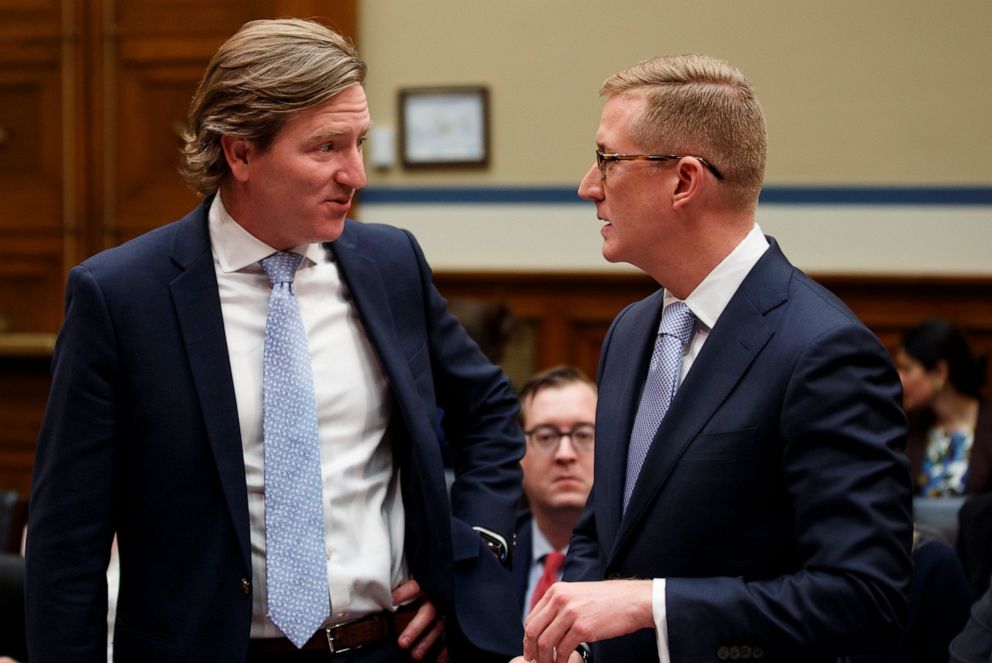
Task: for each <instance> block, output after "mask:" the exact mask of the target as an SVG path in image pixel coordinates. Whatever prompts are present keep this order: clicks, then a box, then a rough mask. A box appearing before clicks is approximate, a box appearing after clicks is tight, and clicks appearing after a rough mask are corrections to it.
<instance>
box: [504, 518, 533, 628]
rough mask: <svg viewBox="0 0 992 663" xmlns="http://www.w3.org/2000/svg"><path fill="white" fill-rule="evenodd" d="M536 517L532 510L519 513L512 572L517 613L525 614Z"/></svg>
mask: <svg viewBox="0 0 992 663" xmlns="http://www.w3.org/2000/svg"><path fill="white" fill-rule="evenodd" d="M533 522H534V517H533V516H532V515H531V513H530V511H521V512H520V513H519V514H518V515H517V538H516V544H517V546H516V549H515V550H514V552H513V565H512V566H511V567H510V574H511V575H512V576H513V596H514V598H515V599H516V601H517V614H519V615H520V616H521V617H522V616H523V614H524V600H526V598H527V585H528V584H529V582H530V567H531V565H533V563H534V560H533V555H534V528H533V526H532V523H533Z"/></svg>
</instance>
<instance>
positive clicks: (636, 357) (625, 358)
mask: <svg viewBox="0 0 992 663" xmlns="http://www.w3.org/2000/svg"><path fill="white" fill-rule="evenodd" d="M652 299H653V301H651V302H649V303H648V305H647V306H638V307H635V308H633V309H630V310H629V312H628V313H627V314H626V315H628V316H630V318H629V319H625V320H624V321H623V323H624V329H625V331H624V333H623V335H622V336H620V335H618V336H617V338H614V339H612V340H611V342H610V343H611V345H610V347H608V348H607V352H608V353H609V355H610V356H608V357H607V363H608V364H609V365H610V370H609V371H608V372H604V381H603V382H602V383H601V384H600V392H601V393H604V394H610V398H609V402H606V399H600V401H599V406H598V409H597V411H596V435H597V436H598V437H599V439H601V440H615V441H616V442H615V444H610V445H609V447H608V448H607V447H606V446H605V445H604V446H603V447H602V448H603V449H604V453H601V454H597V456H596V493H597V494H598V495H602V496H603V497H604V501H605V505H606V508H605V512H600V513H599V514H598V517H597V525H598V527H599V528H600V530H601V532H602V533H603V535H604V536H603V538H604V540H605V541H610V540H612V539H613V537H614V536H615V534H616V531H617V528H618V526H619V525H620V516H621V514H622V512H623V488H624V481H625V480H626V473H627V447H628V445H629V444H630V433H631V430H632V429H633V427H634V417H635V415H636V413H637V406H638V404H639V402H640V395H641V388H642V387H643V386H644V380H645V377H646V375H647V367H648V362H649V359H650V356H651V352H652V351H653V349H654V340H655V336H657V330H658V321H659V320H660V318H661V308H662V303H663V302H664V294H663V291H661V290H659V291H658V292H657V293H655V294H654V295H652ZM614 357H615V359H614ZM617 403H622V404H626V406H625V407H617V406H616V404H617Z"/></svg>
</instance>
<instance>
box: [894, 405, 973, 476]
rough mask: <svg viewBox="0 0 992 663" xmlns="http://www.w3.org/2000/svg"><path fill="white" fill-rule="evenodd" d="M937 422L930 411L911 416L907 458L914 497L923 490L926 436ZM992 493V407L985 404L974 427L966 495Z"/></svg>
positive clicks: (907, 440)
mask: <svg viewBox="0 0 992 663" xmlns="http://www.w3.org/2000/svg"><path fill="white" fill-rule="evenodd" d="M935 421H936V417H934V414H933V412H931V411H930V410H929V409H927V410H922V411H920V412H916V413H913V414H911V415H910V417H909V435H908V437H907V439H906V455H907V456H909V463H910V467H911V472H912V477H913V493H914V494H915V493H918V492H919V489H920V473H921V472H922V471H923V454H924V452H925V451H926V446H927V433H929V431H930V429H931V428H933V425H934V423H935ZM990 490H992V403H989V402H983V403H982V404H981V406H980V407H979V410H978V421H977V422H976V423H975V439H974V441H973V442H972V446H971V456H970V457H969V459H968V481H967V485H966V486H965V492H966V493H967V494H968V495H977V494H979V493H985V492H988V491H990Z"/></svg>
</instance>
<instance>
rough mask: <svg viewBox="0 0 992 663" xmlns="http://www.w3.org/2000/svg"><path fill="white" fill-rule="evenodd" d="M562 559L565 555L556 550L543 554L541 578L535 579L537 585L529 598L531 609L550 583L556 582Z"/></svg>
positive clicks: (563, 559)
mask: <svg viewBox="0 0 992 663" xmlns="http://www.w3.org/2000/svg"><path fill="white" fill-rule="evenodd" d="M564 561H565V555H563V554H562V553H560V552H558V551H557V550H552V551H551V552H549V553H548V554H547V555H545V556H544V573H542V574H541V579H540V580H538V581H537V586H536V587H535V588H534V596H533V598H531V600H530V609H531V610H533V609H534V606H535V605H537V602H538V601H540V600H541V597H542V596H544V592H546V591H548V588H549V587H551V585H553V584H555V583H556V582H558V570H559V569H561V564H562V562H564Z"/></svg>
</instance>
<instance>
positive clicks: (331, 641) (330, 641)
mask: <svg viewBox="0 0 992 663" xmlns="http://www.w3.org/2000/svg"><path fill="white" fill-rule="evenodd" d="M348 623H349V622H338V623H337V624H331V625H330V626H326V627H324V633H325V634H326V635H327V648H328V649H329V650H330V652H331V653H332V654H343V653H344V652H346V651H351V650H352V649H358V647H342V648H341V649H338V648H336V647H335V646H334V634H333V633H332V631H334V630H335V629H336V628H338V627H340V626H345V625H346V624H348Z"/></svg>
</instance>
